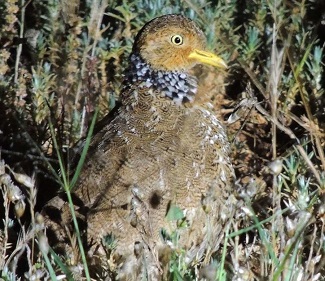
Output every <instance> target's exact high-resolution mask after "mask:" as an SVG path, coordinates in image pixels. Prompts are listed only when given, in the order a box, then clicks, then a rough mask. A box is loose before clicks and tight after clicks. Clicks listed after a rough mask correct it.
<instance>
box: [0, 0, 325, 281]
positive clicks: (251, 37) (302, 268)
mask: <svg viewBox="0 0 325 281" xmlns="http://www.w3.org/2000/svg"><path fill="white" fill-rule="evenodd" d="M168 13H182V14H184V15H186V16H188V17H190V18H192V19H194V20H195V21H196V22H197V23H198V24H199V25H200V26H201V28H202V29H203V30H204V32H205V34H206V35H207V39H208V45H209V48H210V49H211V50H213V51H215V52H216V53H218V54H220V55H221V56H222V57H223V58H224V59H225V61H227V62H228V64H229V71H228V74H227V76H225V75H224V74H218V73H215V70H213V69H210V68H204V69H202V68H199V69H198V70H196V74H197V76H198V79H199V80H200V81H201V82H202V87H201V91H203V92H205V93H209V95H208V96H206V97H205V98H206V99H207V101H209V102H211V103H212V104H213V105H214V107H215V111H216V114H217V115H218V116H219V117H220V118H221V119H222V120H224V122H225V125H226V126H227V128H228V133H229V138H230V140H231V141H232V147H233V149H232V151H233V163H234V166H235V169H236V173H237V178H238V185H239V188H238V194H237V196H238V198H240V199H241V200H242V202H243V203H242V206H241V208H240V209H239V210H238V213H237V215H236V217H235V218H233V219H232V227H231V229H228V230H227V236H226V238H225V241H224V245H223V248H222V249H221V250H220V253H219V254H217V255H216V256H215V257H213V260H211V264H210V265H203V264H200V263H198V264H196V265H188V264H186V263H185V262H184V261H182V260H181V259H179V257H177V256H173V257H174V258H175V259H174V260H171V261H170V279H171V280H195V279H196V280H199V279H207V280H287V281H289V280H293V281H296V280H306V281H307V280H308V281H316V280H325V234H324V233H325V157H324V143H325V131H324V130H325V98H324V85H325V79H324V62H325V58H324V42H325V2H324V1H323V0H310V1H304V0H302V1H294V0H272V1H271V0H249V1H248V0H237V1H235V0H219V1H217V0H215V1H206V0H183V1H181V0H174V1H173V0H155V1H154V0H138V1H131V0H129V1H126V0H125V1H120V0H119V1H113V0H102V1H100V0H88V1H84V0H70V1H67V0H61V1H58V0H47V1H43V0H20V1H18V0H5V1H1V3H0V156H1V157H0V158H1V159H2V160H0V161H1V162H0V185H1V193H2V196H0V203H1V207H0V214H1V223H0V271H1V276H0V277H1V278H0V279H1V280H19V279H20V280H62V279H65V280H81V279H88V280H89V279H90V277H89V273H87V264H86V263H85V262H82V259H80V261H76V262H74V261H71V259H69V258H68V257H59V256H57V255H56V254H55V252H53V250H51V249H50V248H49V246H48V242H50V241H48V240H47V238H46V236H45V234H44V225H43V221H42V217H41V216H40V215H39V214H38V212H39V211H40V210H41V208H42V206H43V205H44V204H45V203H46V202H47V200H49V199H50V198H51V197H53V196H54V195H55V194H56V192H57V191H58V188H59V187H61V188H62V189H64V190H65V191H66V192H69V182H70V181H69V177H68V174H70V163H69V160H68V159H70V158H71V157H72V156H73V154H74V153H75V149H74V147H76V144H77V143H78V141H79V140H80V139H83V138H85V137H86V136H87V132H88V129H89V126H90V124H91V121H92V120H93V116H94V114H95V112H97V111H96V109H97V108H98V110H99V111H98V117H97V119H98V120H99V119H101V118H102V117H104V116H105V115H106V114H107V113H108V112H109V111H110V110H111V109H112V108H113V107H114V105H115V102H116V101H117V100H118V96H119V85H120V84H121V80H122V78H123V76H122V73H123V69H124V68H125V66H126V63H127V58H128V55H129V54H130V51H131V47H132V42H133V38H134V36H135V35H136V33H137V31H138V30H139V29H140V28H141V27H142V26H143V24H144V23H145V22H147V21H148V20H150V19H152V18H154V17H156V16H160V15H163V14H168ZM220 84H222V85H225V86H222V87H221V86H220ZM59 170H60V171H61V172H60V173H59ZM75 176H76V177H77V176H78V174H75ZM225 231H226V230H225ZM75 247H76V248H79V246H78V243H76V245H75ZM113 271H114V270H113V269H110V268H109V267H107V266H106V265H103V272H106V273H103V276H97V277H95V278H94V280H110V279H109V278H113V279H114V277H112V276H114V272H113ZM198 272H199V274H197V273H198ZM105 274H106V275H105Z"/></svg>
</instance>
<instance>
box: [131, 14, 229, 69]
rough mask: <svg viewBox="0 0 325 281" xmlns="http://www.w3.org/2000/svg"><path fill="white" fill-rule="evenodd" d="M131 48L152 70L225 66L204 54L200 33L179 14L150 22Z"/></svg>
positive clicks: (217, 59) (203, 41) (140, 32)
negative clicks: (200, 65) (197, 65)
mask: <svg viewBox="0 0 325 281" xmlns="http://www.w3.org/2000/svg"><path fill="white" fill-rule="evenodd" d="M133 46H134V47H133V53H136V54H139V55H140V56H141V58H142V59H143V60H144V61H145V62H146V63H148V64H149V65H150V66H151V67H152V68H153V69H155V70H161V71H184V70H187V69H189V68H191V67H192V66H194V65H195V64H200V63H201V64H208V65H213V66H215V67H217V68H221V69H224V68H226V67H227V65H226V63H225V62H224V61H223V60H222V59H221V58H220V57H218V56H216V55H214V54H212V53H210V52H207V51H206V39H205V36H204V34H203V32H202V31H201V30H200V29H199V28H198V27H197V25H196V24H195V23H194V22H193V21H192V20H190V19H188V18H186V17H184V16H182V15H165V16H161V17H158V18H155V19H153V20H151V21H150V22H148V23H147V24H146V25H145V26H144V27H143V28H142V29H141V30H140V31H139V33H138V35H137V37H136V39H135V42H134V45H133Z"/></svg>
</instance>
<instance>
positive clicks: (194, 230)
mask: <svg viewBox="0 0 325 281" xmlns="http://www.w3.org/2000/svg"><path fill="white" fill-rule="evenodd" d="M198 64H203V65H210V66H214V67H215V68H217V69H221V70H222V71H225V69H226V68H227V65H226V63H225V62H224V60H223V59H221V58H220V57H219V56H217V55H215V54H213V53H212V52H209V51H207V43H206V38H205V35H204V33H203V32H202V30H201V29H200V28H199V27H198V26H197V24H196V23H195V22H194V21H192V20H191V19H189V18H187V17H185V16H183V15H180V14H168V15H163V16H160V17H157V18H154V19H152V20H151V21H149V22H147V23H146V24H145V25H144V26H143V27H142V29H140V31H139V32H138V34H137V35H136V37H135V40H134V44H133V48H132V51H131V54H130V56H129V61H128V66H127V68H126V70H125V73H124V80H123V82H122V85H121V93H120V97H119V98H120V102H119V106H118V107H117V108H115V109H114V110H113V113H112V114H110V115H109V117H108V118H107V119H106V123H105V122H104V124H102V125H103V126H102V128H101V129H100V130H98V131H97V132H96V134H95V135H94V136H93V137H92V139H91V143H90V146H89V150H88V152H87V157H86V159H85V162H84V165H83V168H82V171H81V173H80V176H79V179H78V181H77V183H76V186H75V188H74V189H73V192H72V199H73V203H74V209H75V212H76V214H77V218H78V221H79V223H80V228H81V229H82V234H83V237H84V239H85V245H86V250H87V255H88V257H89V260H90V261H91V262H95V261H96V262H98V260H102V259H101V258H100V257H105V259H106V260H107V256H108V253H109V256H110V259H111V260H112V261H113V263H114V266H112V267H114V270H116V272H117V273H116V279H118V280H142V278H144V277H145V278H146V279H147V280H162V279H163V278H165V277H166V271H165V269H164V268H166V266H167V267H168V262H167V265H166V258H165V257H166V255H167V256H168V255H170V253H172V252H175V251H176V252H177V251H178V250H179V249H182V250H183V251H185V256H184V260H185V261H186V263H188V264H190V263H191V262H194V261H195V260H196V259H201V260H204V259H208V257H209V256H211V255H212V254H213V252H215V251H217V249H218V247H219V245H220V243H221V242H220V241H221V239H222V233H223V228H224V226H225V224H226V223H227V221H229V219H230V218H231V216H232V214H233V210H234V208H235V202H236V200H235V196H234V194H235V187H234V186H235V185H234V182H235V173H234V168H233V166H232V163H231V158H230V144H229V141H228V138H227V134H226V129H225V127H224V126H223V124H222V123H221V121H220V120H218V118H217V117H216V115H215V114H214V112H213V108H211V106H209V105H202V104H197V103H196V102H195V96H196V94H197V89H198V82H197V79H196V78H195V77H194V76H192V75H191V74H190V69H192V68H193V67H194V66H195V65H198ZM102 123H103V122H102ZM70 213H71V212H70V209H69V205H68V203H67V199H66V196H65V195H64V194H59V195H58V196H56V197H55V198H53V199H52V200H51V201H49V202H48V203H47V205H46V206H45V207H44V208H43V211H42V214H43V215H44V217H45V221H46V225H47V231H48V234H49V235H50V234H51V233H52V235H53V236H54V237H55V240H56V242H57V243H61V244H62V243H67V241H68V240H67V239H68V237H71V233H72V232H73V226H72V223H71V221H72V219H71V214H70ZM69 233H70V234H69ZM98 257H99V259H97V258H98ZM164 274H165V275H164ZM164 276H165V277H164Z"/></svg>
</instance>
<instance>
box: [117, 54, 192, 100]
mask: <svg viewBox="0 0 325 281" xmlns="http://www.w3.org/2000/svg"><path fill="white" fill-rule="evenodd" d="M139 83H140V87H143V88H153V89H154V90H157V92H159V93H161V94H162V95H164V96H166V97H168V98H170V99H172V100H173V101H175V102H176V103H178V104H181V103H185V102H192V101H193V100H194V97H195V94H196V92H197V81H196V79H195V77H193V76H191V75H189V74H188V73H186V72H181V71H166V70H156V69H153V68H152V67H151V66H150V64H148V63H146V62H145V61H144V60H143V59H142V58H141V57H140V55H136V54H132V55H131V56H130V62H129V67H128V68H127V70H126V73H125V78H124V82H123V86H124V87H127V86H128V85H130V84H138V85H139Z"/></svg>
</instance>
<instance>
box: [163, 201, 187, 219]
mask: <svg viewBox="0 0 325 281" xmlns="http://www.w3.org/2000/svg"><path fill="white" fill-rule="evenodd" d="M184 217H185V215H184V213H183V211H182V209H181V208H179V207H177V206H176V205H171V206H170V208H169V210H168V213H167V215H166V218H167V220H169V221H175V220H181V219H183V218H184Z"/></svg>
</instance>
